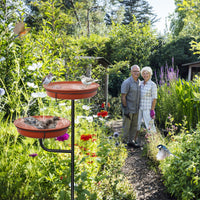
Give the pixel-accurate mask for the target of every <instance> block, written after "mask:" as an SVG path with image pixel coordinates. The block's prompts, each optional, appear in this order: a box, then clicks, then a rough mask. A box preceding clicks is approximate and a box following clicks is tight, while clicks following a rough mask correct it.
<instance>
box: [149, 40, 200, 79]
mask: <svg viewBox="0 0 200 200" xmlns="http://www.w3.org/2000/svg"><path fill="white" fill-rule="evenodd" d="M192 40H193V38H192V37H191V36H187V37H179V38H177V39H174V40H171V41H169V40H168V41H167V42H166V41H165V40H164V39H163V38H160V39H159V45H158V46H157V47H155V49H156V50H155V52H154V53H153V54H152V55H151V56H150V66H152V68H153V69H156V71H158V68H159V67H160V66H165V65H166V63H167V64H170V63H171V62H172V58H174V61H173V62H174V66H177V67H178V69H179V75H180V76H181V77H182V78H185V79H186V78H187V75H188V69H187V68H186V67H182V64H185V63H190V62H195V61H197V60H198V56H197V55H194V54H193V52H192V51H191V49H190V42H191V41H192Z"/></svg>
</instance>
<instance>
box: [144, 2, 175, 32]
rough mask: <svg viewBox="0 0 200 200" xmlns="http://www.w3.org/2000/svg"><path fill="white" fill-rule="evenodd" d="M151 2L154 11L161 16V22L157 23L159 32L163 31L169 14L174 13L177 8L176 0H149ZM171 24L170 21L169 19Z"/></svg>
mask: <svg viewBox="0 0 200 200" xmlns="http://www.w3.org/2000/svg"><path fill="white" fill-rule="evenodd" d="M147 1H148V2H149V4H150V5H151V6H152V7H153V12H154V13H156V14H157V16H158V18H161V19H160V21H159V22H157V23H156V24H155V27H156V28H157V29H158V32H161V33H163V32H164V29H165V27H166V26H165V24H166V20H167V16H169V14H172V13H173V12H174V9H175V4H174V0H147ZM167 24H169V21H167Z"/></svg>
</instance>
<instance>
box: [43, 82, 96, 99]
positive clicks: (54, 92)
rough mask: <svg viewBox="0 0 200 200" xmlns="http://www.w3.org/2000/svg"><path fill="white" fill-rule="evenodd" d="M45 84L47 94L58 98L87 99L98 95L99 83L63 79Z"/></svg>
mask: <svg viewBox="0 0 200 200" xmlns="http://www.w3.org/2000/svg"><path fill="white" fill-rule="evenodd" d="M43 86H44V88H45V89H46V93H47V95H48V96H50V97H53V98H56V99H87V98H90V97H93V96H95V95H96V93H97V89H98V87H99V84H97V83H92V84H90V85H84V84H83V83H82V82H81V81H61V82H52V83H49V84H48V85H43Z"/></svg>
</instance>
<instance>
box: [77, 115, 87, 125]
mask: <svg viewBox="0 0 200 200" xmlns="http://www.w3.org/2000/svg"><path fill="white" fill-rule="evenodd" d="M82 118H85V116H77V118H76V120H75V123H76V124H79V123H80V119H82Z"/></svg>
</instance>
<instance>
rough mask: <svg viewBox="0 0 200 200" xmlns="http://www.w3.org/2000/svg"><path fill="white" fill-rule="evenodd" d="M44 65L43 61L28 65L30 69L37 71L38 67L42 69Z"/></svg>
mask: <svg viewBox="0 0 200 200" xmlns="http://www.w3.org/2000/svg"><path fill="white" fill-rule="evenodd" d="M41 67H42V63H33V64H32V65H30V66H28V69H29V70H31V71H35V70H36V69H40V68H41Z"/></svg>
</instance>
